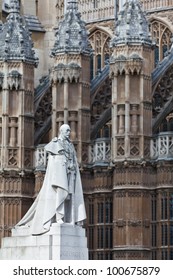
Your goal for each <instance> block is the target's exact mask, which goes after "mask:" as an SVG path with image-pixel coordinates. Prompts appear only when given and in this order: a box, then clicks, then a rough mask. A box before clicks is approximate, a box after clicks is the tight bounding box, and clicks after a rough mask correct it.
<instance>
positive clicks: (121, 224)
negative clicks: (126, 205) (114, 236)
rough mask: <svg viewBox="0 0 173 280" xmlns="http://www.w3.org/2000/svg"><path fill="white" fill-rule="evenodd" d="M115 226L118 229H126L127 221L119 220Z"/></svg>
mask: <svg viewBox="0 0 173 280" xmlns="http://www.w3.org/2000/svg"><path fill="white" fill-rule="evenodd" d="M114 224H115V226H117V227H125V226H126V221H125V220H123V219H118V220H117V221H115V222H114Z"/></svg>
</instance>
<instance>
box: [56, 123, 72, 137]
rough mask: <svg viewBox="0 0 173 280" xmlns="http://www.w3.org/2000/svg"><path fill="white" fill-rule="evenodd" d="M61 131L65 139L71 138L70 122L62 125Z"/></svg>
mask: <svg viewBox="0 0 173 280" xmlns="http://www.w3.org/2000/svg"><path fill="white" fill-rule="evenodd" d="M59 132H60V136H61V137H62V138H63V139H69V137H70V132H71V129H70V126H69V125H68V124H63V125H61V126H60V129H59Z"/></svg>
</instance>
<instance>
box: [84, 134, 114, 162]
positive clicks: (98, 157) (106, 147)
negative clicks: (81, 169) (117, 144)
mask: <svg viewBox="0 0 173 280" xmlns="http://www.w3.org/2000/svg"><path fill="white" fill-rule="evenodd" d="M110 160H111V141H110V139H108V138H99V139H97V140H95V141H94V142H93V144H91V145H90V147H89V163H98V164H100V163H101V164H104V163H107V164H108V163H110Z"/></svg>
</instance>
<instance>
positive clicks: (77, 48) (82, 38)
mask: <svg viewBox="0 0 173 280" xmlns="http://www.w3.org/2000/svg"><path fill="white" fill-rule="evenodd" d="M55 37H56V39H55V44H54V48H53V49H52V52H51V56H53V57H54V56H56V54H58V53H63V52H66V53H68V52H75V53H76V52H77V53H89V52H90V48H89V43H88V34H87V30H86V28H85V23H84V21H82V20H81V15H80V13H79V11H78V5H77V1H68V2H67V9H66V13H65V17H64V20H63V21H62V22H60V24H59V28H57V29H56V33H55Z"/></svg>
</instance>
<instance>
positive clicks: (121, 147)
mask: <svg viewBox="0 0 173 280" xmlns="http://www.w3.org/2000/svg"><path fill="white" fill-rule="evenodd" d="M124 145H125V142H124V137H118V138H117V156H124V154H125V150H124V148H125V146H124Z"/></svg>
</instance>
